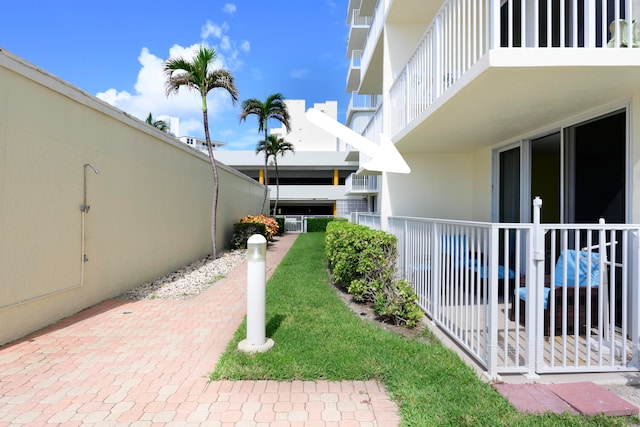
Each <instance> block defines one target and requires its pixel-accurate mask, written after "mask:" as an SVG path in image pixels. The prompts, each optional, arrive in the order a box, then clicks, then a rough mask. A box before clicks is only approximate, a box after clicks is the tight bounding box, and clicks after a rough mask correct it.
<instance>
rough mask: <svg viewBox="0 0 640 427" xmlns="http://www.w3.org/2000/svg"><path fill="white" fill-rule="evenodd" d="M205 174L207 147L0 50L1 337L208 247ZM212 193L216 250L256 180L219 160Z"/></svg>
mask: <svg viewBox="0 0 640 427" xmlns="http://www.w3.org/2000/svg"><path fill="white" fill-rule="evenodd" d="M194 102H197V101H194ZM87 164H88V165H90V166H85V165H87ZM212 183H213V178H212V173H211V166H210V164H209V162H208V159H207V156H205V155H203V154H201V153H198V152H195V151H194V150H191V149H189V148H187V147H186V146H184V145H183V144H182V143H180V142H179V141H176V140H175V139H174V138H173V137H171V136H169V135H166V134H164V133H162V132H160V131H157V130H156V129H154V128H152V127H151V126H149V125H147V124H146V123H143V122H141V121H139V120H137V119H135V118H132V117H130V116H128V115H127V114H125V113H123V112H122V111H120V110H118V109H116V108H114V107H112V106H110V105H108V104H106V103H104V102H102V101H100V100H98V99H96V98H94V97H92V96H90V95H88V94H86V93H84V92H82V91H80V90H78V89H77V88H74V87H72V86H70V85H69V84H67V83H65V82H63V81H61V80H59V79H57V78H55V77H53V76H51V75H49V74H47V73H45V72H43V71H42V70H39V69H37V68H35V67H34V66H33V65H31V64H29V63H27V62H25V61H23V60H21V59H19V58H17V57H15V56H13V55H11V54H10V53H8V52H6V51H3V50H0V344H1V343H6V342H8V341H11V340H14V339H16V338H18V337H21V336H24V335H25V334H27V333H29V332H31V331H34V330H37V329H39V328H41V327H43V326H45V325H48V324H51V323H53V322H55V321H57V320H59V319H61V318H63V317H66V316H68V315H70V314H73V313H75V312H78V311H80V310H82V309H84V308H86V307H89V306H91V305H94V304H96V303H98V302H100V301H102V300H104V299H107V298H110V297H114V296H116V295H119V294H121V293H122V292H124V291H126V290H128V289H130V288H133V287H135V286H137V285H139V284H141V283H144V282H146V281H148V280H152V279H154V278H157V277H159V276H161V275H162V274H165V273H167V272H170V271H173V270H175V269H176V268H178V267H180V266H181V265H184V264H186V263H188V262H190V261H192V260H195V259H198V258H201V257H204V256H206V255H207V254H209V253H210V252H211V232H210V227H211V221H210V218H211V190H212ZM220 192H221V193H220V196H219V205H218V235H217V239H216V241H217V245H218V248H220V249H222V248H224V247H225V245H226V244H227V242H228V241H229V239H230V237H231V233H232V229H233V226H232V224H233V223H234V222H236V221H238V219H239V218H241V217H242V216H244V215H247V214H255V213H257V212H258V211H259V209H260V206H261V202H262V196H263V187H262V186H261V185H259V184H257V183H256V182H255V181H253V180H251V179H249V178H248V177H246V176H244V175H241V174H239V173H237V172H235V171H233V170H232V169H230V168H227V167H226V166H222V165H221V166H220ZM85 197H86V202H85ZM82 205H86V207H85V208H84V209H83V208H82ZM83 210H84V212H83Z"/></svg>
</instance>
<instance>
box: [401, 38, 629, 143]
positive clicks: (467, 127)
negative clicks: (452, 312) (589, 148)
mask: <svg viewBox="0 0 640 427" xmlns="http://www.w3.org/2000/svg"><path fill="white" fill-rule="evenodd" d="M639 76H640V49H602V48H600V49H584V48H580V49H496V50H492V51H490V52H489V53H488V54H487V55H485V57H483V58H482V59H481V60H480V61H478V62H477V63H476V64H475V65H474V66H473V67H472V68H471V69H469V70H468V71H467V72H466V73H464V74H463V75H462V77H461V78H460V79H459V80H457V81H456V82H455V83H454V84H453V85H452V86H451V87H450V88H449V89H448V90H447V91H446V92H445V93H444V94H443V95H442V96H441V97H440V98H438V99H437V100H436V102H434V103H433V104H432V105H430V106H429V107H428V108H427V109H426V110H425V111H424V112H423V113H422V114H421V115H420V116H418V117H417V118H416V119H415V120H413V121H412V122H411V123H410V124H409V125H408V126H406V127H405V128H404V129H403V130H401V131H400V132H398V133H397V134H396V135H394V136H393V141H394V143H396V147H397V148H398V150H399V151H400V152H402V153H405V152H420V151H456V150H473V149H477V148H480V147H483V146H491V145H495V144H498V143H502V142H507V141H510V140H517V139H519V138H524V137H527V136H531V134H535V133H536V132H537V131H540V132H541V131H544V130H545V129H549V128H550V127H553V126H554V125H555V124H558V126H559V125H560V124H561V123H563V122H566V121H567V120H570V119H572V118H575V117H579V116H581V115H584V114H585V113H587V112H589V111H591V110H595V109H602V108H605V107H606V106H607V105H612V106H613V105H615V104H618V105H620V104H623V103H624V102H625V101H627V100H630V98H631V96H632V94H633V93H635V92H640V78H639Z"/></svg>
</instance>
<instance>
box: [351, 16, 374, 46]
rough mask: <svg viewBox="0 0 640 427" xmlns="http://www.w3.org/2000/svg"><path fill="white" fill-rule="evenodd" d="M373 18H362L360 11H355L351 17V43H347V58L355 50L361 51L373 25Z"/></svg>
mask: <svg viewBox="0 0 640 427" xmlns="http://www.w3.org/2000/svg"><path fill="white" fill-rule="evenodd" d="M371 19H372V18H371V16H360V9H355V10H354V11H353V13H352V15H351V28H350V29H349V41H348V43H347V57H349V56H351V55H352V52H353V51H354V50H361V49H362V47H363V46H364V41H365V39H366V37H367V33H368V32H369V26H370V25H371Z"/></svg>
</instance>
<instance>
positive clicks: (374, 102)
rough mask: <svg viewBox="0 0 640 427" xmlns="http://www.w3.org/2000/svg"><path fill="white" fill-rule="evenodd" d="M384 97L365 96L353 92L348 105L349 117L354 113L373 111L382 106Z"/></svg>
mask: <svg viewBox="0 0 640 427" xmlns="http://www.w3.org/2000/svg"><path fill="white" fill-rule="evenodd" d="M381 99H382V97H381V96H378V95H363V94H359V93H357V92H351V98H350V99H349V105H347V117H350V115H351V113H352V112H354V111H365V110H368V111H371V110H375V109H377V108H378V107H379V106H380V101H381Z"/></svg>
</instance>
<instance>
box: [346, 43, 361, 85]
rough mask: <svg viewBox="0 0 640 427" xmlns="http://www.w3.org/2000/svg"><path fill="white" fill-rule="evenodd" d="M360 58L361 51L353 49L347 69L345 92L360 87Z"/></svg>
mask: <svg viewBox="0 0 640 427" xmlns="http://www.w3.org/2000/svg"><path fill="white" fill-rule="evenodd" d="M361 59H362V51H361V50H354V51H353V52H352V53H351V61H350V62H349V71H347V92H353V91H357V90H358V88H359V87H360V62H361Z"/></svg>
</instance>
